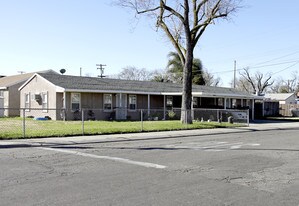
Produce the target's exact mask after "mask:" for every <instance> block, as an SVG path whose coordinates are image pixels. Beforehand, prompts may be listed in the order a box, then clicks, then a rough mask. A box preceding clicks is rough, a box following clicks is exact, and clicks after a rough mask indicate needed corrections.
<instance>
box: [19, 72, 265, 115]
mask: <svg viewBox="0 0 299 206" xmlns="http://www.w3.org/2000/svg"><path fill="white" fill-rule="evenodd" d="M19 91H20V101H21V107H23V108H25V109H26V116H35V115H36V111H34V109H40V110H41V111H42V112H43V116H48V117H50V118H51V119H53V120H63V119H65V120H73V119H76V118H77V119H80V117H81V111H82V110H88V112H89V113H90V115H92V118H93V119H96V120H104V119H109V118H110V119H111V118H113V119H116V120H126V119H131V120H137V119H139V118H140V112H139V111H140V110H144V111H145V112H146V113H147V115H148V116H149V115H150V113H152V112H153V111H155V110H156V111H162V113H164V114H165V111H166V110H171V109H173V108H180V107H181V102H182V85H181V84H173V83H165V82H151V81H131V80H120V79H108V78H95V77H81V76H68V75H59V74H47V73H36V74H34V75H33V76H32V77H31V78H29V79H28V80H27V81H26V82H25V83H24V84H23V85H22V86H21V87H20V88H19ZM192 95H193V108H194V109H196V108H213V109H228V108H235V109H250V110H251V111H252V114H254V112H253V111H254V101H255V100H256V99H261V97H257V96H255V95H252V94H248V93H245V92H242V91H238V90H235V89H233V88H223V87H211V86H199V85H193V89H192ZM52 109H53V110H52ZM161 118H165V116H164V117H161Z"/></svg>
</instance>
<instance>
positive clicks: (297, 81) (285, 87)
mask: <svg viewBox="0 0 299 206" xmlns="http://www.w3.org/2000/svg"><path fill="white" fill-rule="evenodd" d="M298 86H299V75H298V71H293V72H292V73H291V77H290V78H289V79H287V80H285V79H283V78H282V77H278V78H277V79H275V83H274V84H273V85H272V86H271V88H270V89H271V92H273V93H292V92H298V91H299V87H298Z"/></svg>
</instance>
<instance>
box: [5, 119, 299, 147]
mask: <svg viewBox="0 0 299 206" xmlns="http://www.w3.org/2000/svg"><path fill="white" fill-rule="evenodd" d="M288 129H298V130H299V122H286V121H281V122H278V121H260V122H258V123H251V124H250V125H249V127H237V128H217V129H197V130H179V131H165V132H147V133H129V134H112V135H94V136H74V137H56V138H55V137H54V138H36V139H24V140H3V141H0V148H9V147H18V146H19V147H26V146H27V147H32V146H33V147H34V146H54V145H65V144H66V145H68V144H81V143H96V142H121V141H138V140H140V141H141V140H147V139H163V138H179V137H188V136H208V135H216V134H227V133H243V132H254V131H267V130H288Z"/></svg>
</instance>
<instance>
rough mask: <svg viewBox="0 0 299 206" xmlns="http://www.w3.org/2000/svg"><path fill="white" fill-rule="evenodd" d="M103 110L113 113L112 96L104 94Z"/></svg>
mask: <svg viewBox="0 0 299 206" xmlns="http://www.w3.org/2000/svg"><path fill="white" fill-rule="evenodd" d="M106 105H107V106H108V105H110V108H109V107H106ZM103 108H104V111H105V112H111V111H112V94H104V95H103Z"/></svg>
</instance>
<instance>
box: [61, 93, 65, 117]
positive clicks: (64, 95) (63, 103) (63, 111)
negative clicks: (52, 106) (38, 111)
mask: <svg viewBox="0 0 299 206" xmlns="http://www.w3.org/2000/svg"><path fill="white" fill-rule="evenodd" d="M62 105H63V106H62V107H63V111H61V112H62V113H63V118H62V119H63V121H65V120H66V92H63V103H62Z"/></svg>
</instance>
